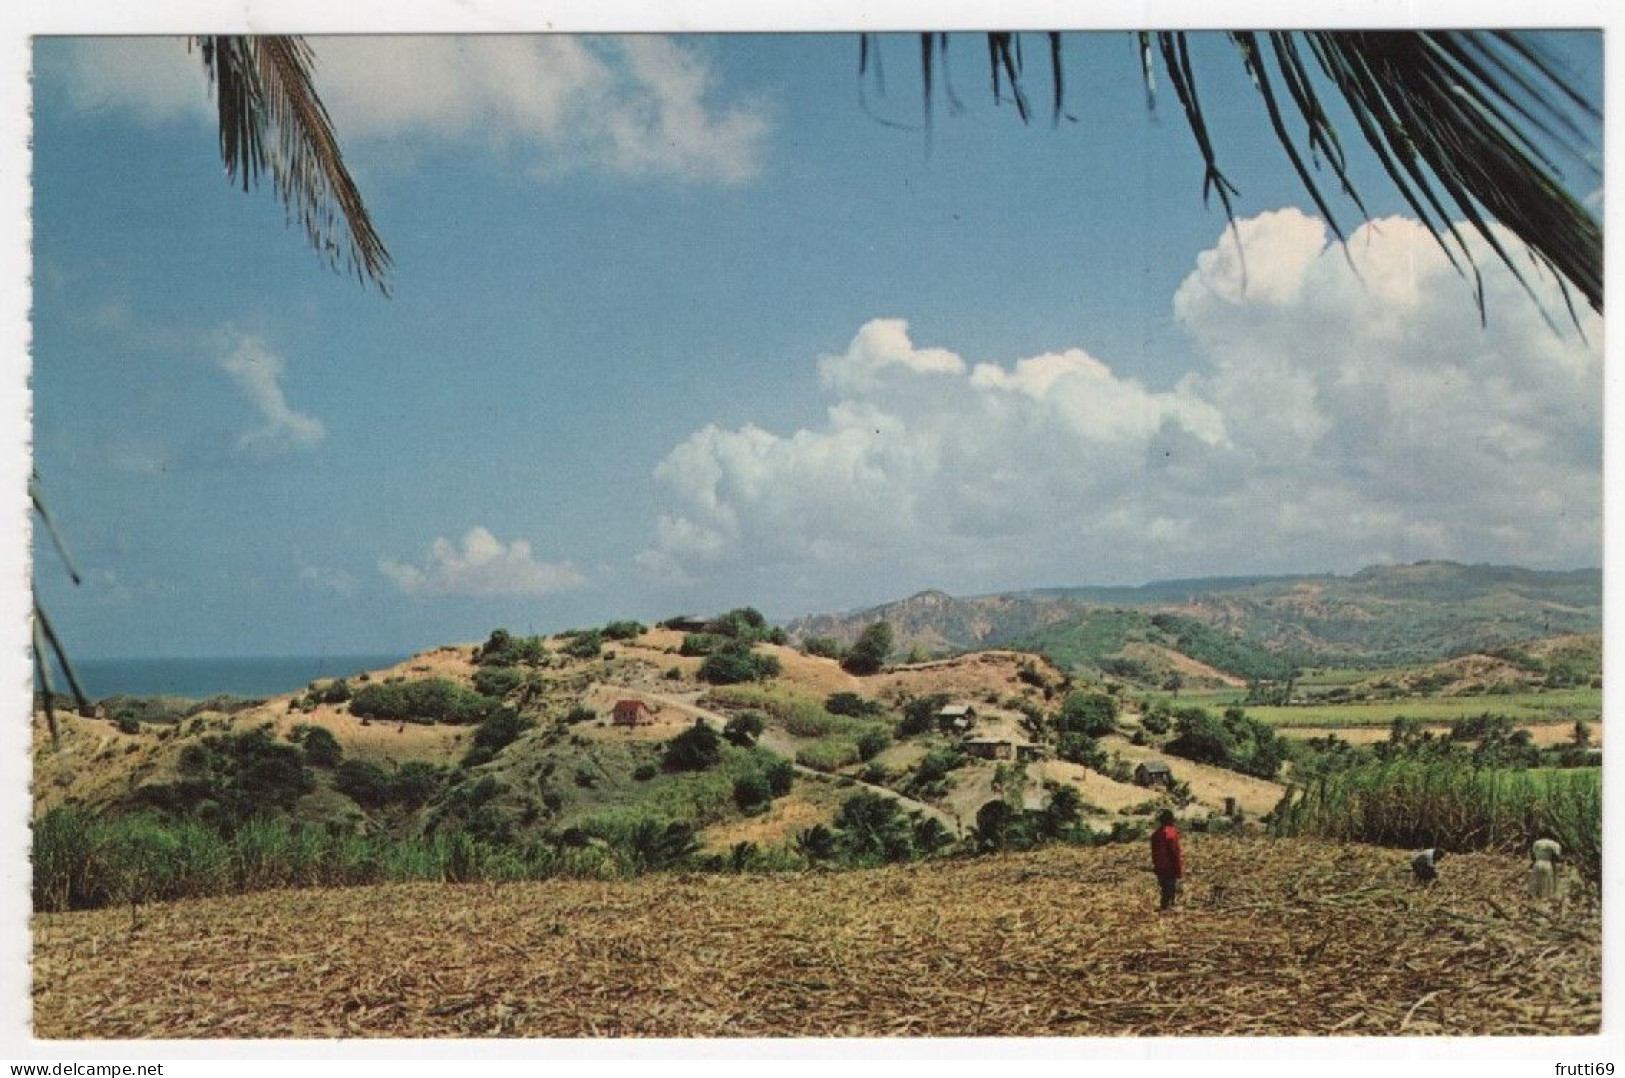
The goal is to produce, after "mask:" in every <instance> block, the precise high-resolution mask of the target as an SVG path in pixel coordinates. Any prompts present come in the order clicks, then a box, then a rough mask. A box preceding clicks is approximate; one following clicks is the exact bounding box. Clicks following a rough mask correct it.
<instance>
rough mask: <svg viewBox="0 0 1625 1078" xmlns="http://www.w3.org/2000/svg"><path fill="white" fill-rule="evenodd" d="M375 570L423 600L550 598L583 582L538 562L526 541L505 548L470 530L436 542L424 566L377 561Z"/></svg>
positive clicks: (560, 566) (572, 572)
mask: <svg viewBox="0 0 1625 1078" xmlns="http://www.w3.org/2000/svg"><path fill="white" fill-rule="evenodd" d="M378 571H379V572H381V573H383V574H384V576H386V577H388V578H389V579H390V580H391V581H393V582H394V584H395V586H396V587H397V588H399V589H400V590H401V591H403V592H405V593H406V594H408V595H421V596H467V597H473V598H480V599H490V598H501V597H507V596H535V595H549V594H551V593H553V592H557V591H562V590H564V589H566V588H572V587H576V586H578V585H580V584H582V583H584V582H585V578H584V577H583V576H582V575H581V574H580V573H579V572H577V571H576V569H575V568H574V567H573V566H572V565H570V563H569V562H542V561H537V560H536V558H535V556H534V555H532V554H531V549H530V544H529V543H527V542H525V541H524V540H519V539H516V540H514V541H513V542H512V543H509V544H506V545H504V544H503V542H502V541H501V540H500V539H498V538H497V537H496V536H494V535H492V534H491V533H490V531H488V530H487V529H485V528H483V527H474V528H470V529H469V530H468V531H467V532H466V533H465V534H464V535H463V538H462V541H461V542H455V541H453V540H451V539H444V538H442V539H436V540H435V541H434V543H433V544H432V545H431V546H430V547H429V559H428V561H427V562H426V563H424V564H423V565H408V564H406V563H405V562H400V561H396V560H394V559H393V558H381V559H379V562H378Z"/></svg>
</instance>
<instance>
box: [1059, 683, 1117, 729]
mask: <svg viewBox="0 0 1625 1078" xmlns="http://www.w3.org/2000/svg"><path fill="white" fill-rule="evenodd" d="M1055 728H1056V729H1057V730H1060V731H1061V732H1063V733H1079V734H1087V735H1089V736H1090V737H1105V736H1106V735H1107V734H1109V733H1112V732H1114V731H1115V730H1116V729H1117V700H1116V698H1114V697H1111V696H1107V695H1106V694H1105V693H1098V692H1073V693H1068V694H1067V697H1066V701H1065V702H1064V703H1062V705H1061V713H1060V715H1059V716H1057V717H1056V720H1055Z"/></svg>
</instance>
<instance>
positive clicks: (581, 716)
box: [564, 704, 598, 726]
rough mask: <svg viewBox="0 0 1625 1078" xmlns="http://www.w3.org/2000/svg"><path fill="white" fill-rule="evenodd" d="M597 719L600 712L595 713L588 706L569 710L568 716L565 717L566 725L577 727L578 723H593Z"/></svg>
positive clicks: (581, 705)
mask: <svg viewBox="0 0 1625 1078" xmlns="http://www.w3.org/2000/svg"><path fill="white" fill-rule="evenodd" d="M597 718H598V712H596V711H594V710H593V709H592V708H590V707H588V706H587V705H586V704H577V705H576V706H575V707H572V708H571V709H570V710H569V713H568V714H566V715H565V716H564V725H566V726H575V725H577V724H578V723H583V722H592V721H594V720H595V719H597Z"/></svg>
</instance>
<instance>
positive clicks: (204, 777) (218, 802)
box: [141, 726, 316, 831]
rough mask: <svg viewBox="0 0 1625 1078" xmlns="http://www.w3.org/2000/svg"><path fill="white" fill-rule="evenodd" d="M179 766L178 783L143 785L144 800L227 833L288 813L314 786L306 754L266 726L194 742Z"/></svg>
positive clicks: (182, 755)
mask: <svg viewBox="0 0 1625 1078" xmlns="http://www.w3.org/2000/svg"><path fill="white" fill-rule="evenodd" d="M178 764H179V769H180V772H181V776H182V777H181V780H180V781H179V782H174V783H164V784H157V785H152V786H146V787H143V788H142V790H141V797H142V799H143V800H144V801H146V802H147V803H148V804H150V805H152V806H154V807H156V808H160V809H163V810H165V811H169V812H173V813H176V814H188V813H195V814H196V815H197V816H198V817H199V818H200V819H201V820H203V821H204V822H205V823H208V824H210V825H212V826H215V827H218V828H219V829H221V830H223V831H230V830H232V829H234V828H236V827H237V826H239V825H240V824H242V823H243V822H245V821H247V820H248V819H250V818H252V817H254V816H256V815H259V814H261V813H264V812H267V811H270V810H273V809H280V810H282V811H284V812H286V811H290V810H292V808H293V806H294V803H295V802H297V801H298V800H299V798H300V797H302V796H303V795H305V794H307V793H309V792H310V791H311V790H313V789H315V787H316V783H315V780H314V779H313V778H312V777H311V774H310V772H309V771H308V770H306V768H305V766H304V754H303V753H302V752H300V751H299V749H298V748H297V747H295V746H293V745H285V744H282V743H280V742H278V741H277V740H276V739H275V738H273V737H272V736H271V733H270V730H269V729H268V728H267V727H265V726H262V727H257V728H256V729H253V730H249V731H247V732H245V733H239V734H221V735H215V736H212V737H206V738H204V739H203V740H202V741H199V742H194V743H193V744H190V745H188V746H186V748H184V749H182V750H181V754H180V759H179V761H178Z"/></svg>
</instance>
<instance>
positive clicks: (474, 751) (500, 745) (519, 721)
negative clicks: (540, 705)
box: [463, 707, 532, 767]
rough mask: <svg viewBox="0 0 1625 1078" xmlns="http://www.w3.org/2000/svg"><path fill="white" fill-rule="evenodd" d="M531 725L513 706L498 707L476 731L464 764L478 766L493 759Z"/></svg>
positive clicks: (465, 765)
mask: <svg viewBox="0 0 1625 1078" xmlns="http://www.w3.org/2000/svg"><path fill="white" fill-rule="evenodd" d="M531 725H532V723H531V721H530V720H529V719H527V718H522V717H521V716H520V714H519V713H518V712H517V711H515V710H514V709H513V708H511V707H499V708H497V709H496V710H495V711H493V712H491V714H490V715H488V716H486V718H485V721H484V722H482V723H480V725H479V728H478V729H476V730H475V731H474V744H473V746H472V748H470V750H469V753H468V755H467V756H466V757H464V758H463V766H464V767H477V766H479V765H480V764H482V763H486V762H487V761H489V760H491V759H492V758H494V757H495V756H496V754H497V753H499V752H501V751H502V750H503V749H505V748H507V747H508V746H509V745H511V744H513V743H514V741H516V740H517V739H518V737H519V735H520V734H522V733H524V732H525V731H526V730H528V729H530V728H531Z"/></svg>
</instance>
